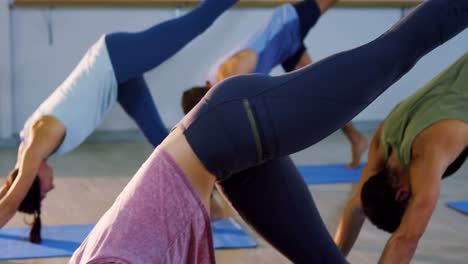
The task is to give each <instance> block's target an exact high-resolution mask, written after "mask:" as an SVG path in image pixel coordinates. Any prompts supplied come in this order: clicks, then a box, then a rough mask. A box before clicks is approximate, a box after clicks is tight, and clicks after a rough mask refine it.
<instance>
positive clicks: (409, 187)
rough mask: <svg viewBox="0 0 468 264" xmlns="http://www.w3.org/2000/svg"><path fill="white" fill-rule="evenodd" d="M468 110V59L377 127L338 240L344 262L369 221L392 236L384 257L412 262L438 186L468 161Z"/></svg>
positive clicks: (457, 64)
mask: <svg viewBox="0 0 468 264" xmlns="http://www.w3.org/2000/svg"><path fill="white" fill-rule="evenodd" d="M467 106H468V52H467V53H465V54H464V55H463V56H462V57H461V58H460V59H459V60H458V61H456V62H455V63H454V64H452V65H451V66H450V67H449V68H447V69H446V70H445V71H443V72H442V73H441V74H439V75H438V76H437V77H436V78H434V79H433V80H432V81H430V82H429V83H428V84H427V85H425V86H424V87H422V88H421V89H419V90H418V91H417V92H416V93H414V94H413V95H412V96H410V97H409V98H407V99H405V100H404V101H402V102H400V103H399V104H398V105H397V106H396V107H395V108H394V109H393V110H392V112H391V113H390V114H389V115H388V116H387V118H385V120H384V121H383V122H382V123H381V124H380V126H379V127H378V129H377V131H376V133H375V135H374V137H373V139H372V142H371V144H370V148H369V156H368V162H367V165H366V166H365V168H364V170H363V172H362V175H361V180H360V182H359V184H358V185H357V188H356V191H355V192H354V194H353V196H352V197H351V199H350V200H349V202H348V203H347V205H346V206H345V209H344V210H343V213H342V216H341V219H340V222H339V224H338V228H337V231H336V234H335V242H336V244H337V245H338V247H339V248H340V250H341V251H342V253H343V254H344V255H347V254H348V253H349V251H350V250H351V248H352V246H353V244H354V242H355V241H356V239H357V236H358V235H359V231H360V229H361V227H362V224H363V222H364V219H365V218H366V217H367V218H369V220H370V221H371V222H372V223H373V224H375V225H376V226H377V227H378V228H380V229H383V230H385V231H387V232H390V233H393V234H392V236H391V238H390V239H389V241H388V242H387V244H386V246H385V250H384V252H383V255H382V257H383V258H385V259H388V257H390V258H391V259H393V260H394V261H393V262H392V263H402V262H400V260H402V259H411V257H412V256H413V254H414V252H415V250H416V247H417V244H418V241H419V239H420V238H421V236H422V235H423V234H424V231H425V229H426V227H427V225H428V223H429V220H430V218H431V215H432V213H433V211H434V209H435V206H436V204H437V199H438V197H439V192H440V185H441V180H442V179H443V178H445V177H447V176H450V175H452V174H453V173H455V172H456V171H457V170H458V169H459V168H460V166H461V165H462V164H463V162H464V161H465V160H466V158H467V155H468V107H467ZM405 263H406V262H405Z"/></svg>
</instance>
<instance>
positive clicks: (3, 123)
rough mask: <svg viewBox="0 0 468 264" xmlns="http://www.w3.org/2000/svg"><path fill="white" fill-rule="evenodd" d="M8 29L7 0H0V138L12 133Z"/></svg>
mask: <svg viewBox="0 0 468 264" xmlns="http://www.w3.org/2000/svg"><path fill="white" fill-rule="evenodd" d="M10 29H11V28H10V10H9V8H8V0H0V39H2V41H0V138H9V137H10V136H11V135H12V133H13V104H12V83H11V79H12V71H11V45H10V44H11V43H10V41H11V38H10Z"/></svg>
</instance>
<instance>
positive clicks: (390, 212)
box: [361, 168, 408, 233]
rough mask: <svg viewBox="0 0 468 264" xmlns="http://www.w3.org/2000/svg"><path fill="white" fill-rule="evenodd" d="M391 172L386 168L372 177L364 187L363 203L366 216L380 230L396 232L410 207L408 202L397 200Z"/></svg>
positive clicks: (362, 191) (362, 192)
mask: <svg viewBox="0 0 468 264" xmlns="http://www.w3.org/2000/svg"><path fill="white" fill-rule="evenodd" d="M392 183H393V181H392V178H391V172H390V170H389V169H387V168H385V169H383V170H381V171H380V172H379V173H377V174H376V175H374V176H372V177H370V178H369V180H367V182H366V183H364V185H363V186H362V190H361V203H362V208H363V210H364V214H366V216H367V217H368V218H369V220H370V221H371V222H372V223H373V224H374V225H375V226H377V227H378V228H380V229H382V230H385V231H387V232H389V233H393V232H395V230H396V229H397V228H398V227H399V226H400V223H401V219H402V218H403V215H404V213H405V210H406V207H407V206H408V200H405V201H397V200H396V192H397V190H396V188H394V187H393V184H392Z"/></svg>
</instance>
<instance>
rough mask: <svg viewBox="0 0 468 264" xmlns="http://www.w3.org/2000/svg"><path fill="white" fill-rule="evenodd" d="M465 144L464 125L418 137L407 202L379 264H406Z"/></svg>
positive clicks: (442, 126) (442, 125) (447, 124)
mask: <svg viewBox="0 0 468 264" xmlns="http://www.w3.org/2000/svg"><path fill="white" fill-rule="evenodd" d="M467 144H468V129H467V125H466V124H464V123H463V122H460V121H443V122H439V123H437V124H436V125H433V126H432V127H431V128H430V129H427V130H426V131H424V132H423V133H421V134H420V136H418V138H417V139H416V141H415V143H414V144H413V150H412V159H411V167H410V184H411V200H410V202H409V204H408V208H407V209H406V211H405V214H404V216H403V219H402V221H401V224H400V226H399V227H398V229H397V230H396V231H395V232H394V233H393V235H392V236H391V237H390V239H389V240H388V242H387V244H386V246H385V250H384V253H383V254H382V257H381V259H380V261H379V263H402V264H405V263H409V262H410V261H411V258H412V257H413V255H414V253H415V251H416V248H417V245H418V242H419V239H420V238H421V237H422V236H423V234H424V232H425V231H426V227H427V225H428V224H429V220H430V219H431V216H432V213H433V212H434V210H435V207H436V205H437V200H438V198H439V192H440V184H441V179H442V175H443V173H444V172H445V170H446V169H447V167H448V166H449V165H450V164H451V163H452V162H453V161H454V160H455V159H456V158H457V157H458V156H459V155H460V153H462V152H463V150H464V149H465V148H466V147H467Z"/></svg>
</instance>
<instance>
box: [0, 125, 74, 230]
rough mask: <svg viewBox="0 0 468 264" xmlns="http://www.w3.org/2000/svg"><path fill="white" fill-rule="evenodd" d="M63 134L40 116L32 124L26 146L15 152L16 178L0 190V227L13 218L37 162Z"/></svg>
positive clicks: (38, 162) (63, 128) (46, 154)
mask: <svg viewBox="0 0 468 264" xmlns="http://www.w3.org/2000/svg"><path fill="white" fill-rule="evenodd" d="M64 135H65V127H64V126H63V125H62V124H61V123H60V122H59V121H58V120H57V119H55V118H53V117H44V118H42V119H40V120H38V121H37V122H36V124H34V125H33V127H32V128H31V138H30V139H28V140H29V141H30V143H29V145H28V146H27V147H21V149H20V151H19V155H18V156H19V158H18V161H17V164H18V169H19V172H18V176H17V177H16V180H15V181H14V182H13V184H12V185H11V187H10V188H9V189H8V190H6V189H5V186H4V187H3V188H2V192H4V195H3V197H2V198H1V199H0V227H2V226H4V225H5V224H6V223H7V222H8V221H9V220H10V219H11V218H12V217H13V216H14V215H15V213H16V210H17V209H18V207H19V205H20V204H21V202H22V201H23V199H24V197H25V196H26V194H27V192H28V191H29V189H30V188H31V185H32V183H33V182H34V179H35V177H36V176H37V171H38V169H39V166H40V165H41V162H43V161H44V160H46V159H47V158H48V157H49V155H50V154H51V153H53V151H54V150H55V149H56V148H57V147H58V146H59V145H60V143H61V142H62V139H63V137H64ZM23 148H24V150H23Z"/></svg>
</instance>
